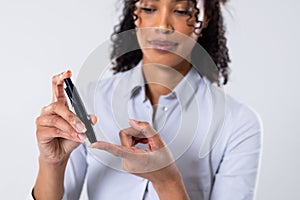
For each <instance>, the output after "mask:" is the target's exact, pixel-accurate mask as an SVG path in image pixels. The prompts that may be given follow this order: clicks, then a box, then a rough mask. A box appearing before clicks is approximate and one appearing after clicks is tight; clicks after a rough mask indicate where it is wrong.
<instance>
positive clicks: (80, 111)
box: [64, 78, 97, 143]
mask: <svg viewBox="0 0 300 200" xmlns="http://www.w3.org/2000/svg"><path fill="white" fill-rule="evenodd" d="M64 81H65V84H66V88H65V91H66V93H67V95H68V97H69V99H70V102H71V104H72V106H73V108H74V110H75V113H76V115H77V116H78V117H79V119H80V120H81V121H82V122H83V123H84V125H85V127H86V129H87V131H86V132H85V134H86V136H87V138H88V139H89V141H90V143H94V142H97V139H96V136H95V132H94V129H93V127H92V122H91V120H90V118H89V116H88V114H87V112H86V109H85V107H84V104H83V102H82V100H81V98H80V96H79V93H78V91H77V89H76V87H75V85H74V84H73V83H72V81H71V79H70V78H66V79H65V80H64Z"/></svg>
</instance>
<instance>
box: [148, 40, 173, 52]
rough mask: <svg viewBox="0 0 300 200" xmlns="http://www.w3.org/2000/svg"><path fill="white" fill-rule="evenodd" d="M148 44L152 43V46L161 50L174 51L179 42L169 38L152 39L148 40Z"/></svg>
mask: <svg viewBox="0 0 300 200" xmlns="http://www.w3.org/2000/svg"><path fill="white" fill-rule="evenodd" d="M148 44H149V45H150V48H153V49H155V50H159V51H174V50H175V49H176V47H177V46H178V43H176V42H171V41H167V40H150V41H148Z"/></svg>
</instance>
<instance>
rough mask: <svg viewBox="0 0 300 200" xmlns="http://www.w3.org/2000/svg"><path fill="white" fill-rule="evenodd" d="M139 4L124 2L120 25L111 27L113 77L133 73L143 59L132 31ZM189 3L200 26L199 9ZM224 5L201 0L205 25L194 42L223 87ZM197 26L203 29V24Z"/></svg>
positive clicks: (220, 0)
mask: <svg viewBox="0 0 300 200" xmlns="http://www.w3.org/2000/svg"><path fill="white" fill-rule="evenodd" d="M138 1H139V0H124V2H125V5H124V8H123V14H122V17H121V18H120V23H119V24H118V25H116V26H115V27H114V32H113V34H112V36H111V40H112V42H113V45H112V52H111V55H110V58H111V60H112V64H113V66H114V67H113V70H114V72H115V73H118V72H124V71H127V70H130V69H132V68H133V67H135V66H136V65H137V64H138V63H139V62H140V60H141V59H142V56H143V53H142V51H141V49H140V48H139V44H138V41H137V37H136V34H135V31H134V29H135V24H134V21H135V20H136V19H137V18H138V16H137V15H136V14H135V13H134V11H135V10H136V9H137V8H136V6H135V4H136V2H138ZM190 1H191V2H193V3H194V7H195V10H196V13H195V17H196V21H197V22H200V21H199V20H198V13H199V9H198V8H197V7H196V4H197V2H196V0H190ZM227 1H228V0H204V5H205V14H206V19H208V24H207V26H206V27H204V28H203V30H202V32H201V37H199V38H198V40H197V43H199V44H200V45H201V46H202V47H203V48H204V49H205V50H206V51H207V53H208V54H209V55H210V56H211V58H212V60H213V61H214V62H215V64H216V66H217V70H218V74H217V76H215V77H216V80H215V81H216V82H218V83H220V79H222V84H223V85H225V84H226V83H227V82H228V76H229V72H230V69H229V66H228V64H229V62H230V58H229V53H228V47H227V44H226V43H227V39H226V37H225V26H224V21H223V16H222V12H221V3H223V4H225V3H226V2H227ZM190 18H191V16H190ZM200 24H201V25H202V23H200ZM199 28H201V27H194V31H195V32H196V30H197V29H199ZM124 31H131V33H130V34H126V36H124V34H122V33H124ZM129 44H130V45H129ZM123 52H124V53H123ZM197 58H199V56H197V51H195V49H193V51H192V58H191V59H192V60H197ZM194 62H196V61H194Z"/></svg>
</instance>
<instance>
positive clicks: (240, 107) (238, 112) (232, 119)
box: [209, 85, 263, 133]
mask: <svg viewBox="0 0 300 200" xmlns="http://www.w3.org/2000/svg"><path fill="white" fill-rule="evenodd" d="M209 91H210V93H211V96H212V99H213V101H215V102H214V105H219V107H218V109H223V110H224V118H225V123H227V124H228V125H229V126H230V127H231V128H232V130H233V131H235V130H237V129H239V130H240V129H241V128H243V129H245V130H246V129H248V130H249V129H251V130H253V131H254V130H256V131H257V132H259V133H261V132H262V128H263V127H262V120H261V117H260V115H259V114H258V113H257V112H256V111H255V109H253V108H252V107H251V106H249V105H248V104H246V103H243V102H240V101H239V100H237V99H235V98H234V97H232V96H231V95H229V94H227V93H226V92H225V91H224V90H223V89H221V88H219V87H217V86H214V85H211V86H209ZM220 105H221V106H220ZM222 106H224V107H223V108H222Z"/></svg>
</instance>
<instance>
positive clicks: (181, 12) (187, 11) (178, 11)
mask: <svg viewBox="0 0 300 200" xmlns="http://www.w3.org/2000/svg"><path fill="white" fill-rule="evenodd" d="M174 12H175V13H176V14H178V15H190V11H189V10H175V11H174Z"/></svg>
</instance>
